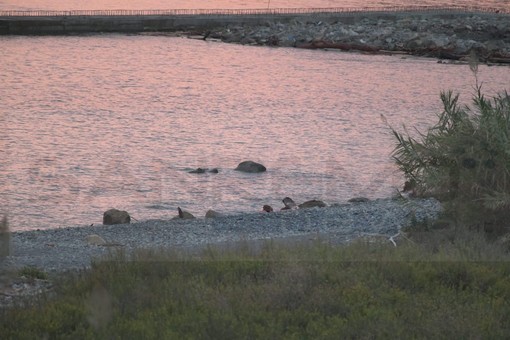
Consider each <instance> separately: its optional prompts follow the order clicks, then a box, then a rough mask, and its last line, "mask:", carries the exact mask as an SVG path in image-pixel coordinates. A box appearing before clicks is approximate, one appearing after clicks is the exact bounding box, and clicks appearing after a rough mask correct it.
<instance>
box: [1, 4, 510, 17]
mask: <svg viewBox="0 0 510 340" xmlns="http://www.w3.org/2000/svg"><path fill="white" fill-rule="evenodd" d="M408 11H409V12H416V11H418V12H430V13H434V12H437V13H448V12H473V13H503V14H510V9H490V8H483V7H472V6H470V7H467V6H450V7H436V6H392V7H360V8H265V9H151V10H127V9H114V10H75V11H48V10H29V11H18V10H8V11H0V17H64V16H151V15H152V16H170V15H174V16H178V15H228V16H231V15H292V14H296V15H297V14H319V13H325V14H327V13H331V14H335V13H336V14H341V13H346V14H349V13H360V12H408Z"/></svg>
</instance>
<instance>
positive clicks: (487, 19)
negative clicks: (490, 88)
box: [194, 14, 510, 63]
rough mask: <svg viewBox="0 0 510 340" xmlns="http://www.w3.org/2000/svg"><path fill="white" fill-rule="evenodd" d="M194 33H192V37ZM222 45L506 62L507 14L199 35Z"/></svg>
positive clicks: (297, 22)
mask: <svg viewBox="0 0 510 340" xmlns="http://www.w3.org/2000/svg"><path fill="white" fill-rule="evenodd" d="M194 33H195V34H196V33H197V32H194ZM200 33H201V34H203V35H204V38H205V37H207V39H211V38H212V39H219V40H221V41H223V42H227V43H239V44H245V45H265V46H281V47H301V48H337V49H341V50H358V51H359V50H360V51H364V52H373V53H385V52H386V53H387V52H400V53H409V54H413V55H420V56H426V57H435V58H441V59H453V60H462V59H463V58H466V57H467V56H469V55H470V54H472V53H473V52H475V53H476V55H477V56H478V58H479V60H480V61H483V62H494V63H510V15H506V14H493V15H489V14H484V15H475V14H473V15H459V16H454V15H451V16H444V15H437V16H433V15H428V16H423V15H415V16H413V15H403V14H401V15H395V16H394V18H393V19H391V18H386V19H381V18H377V17H366V18H363V19H360V20H353V22H350V23H349V21H348V20H345V19H343V20H342V19H341V18H335V17H330V18H328V19H327V20H326V19H325V20H314V19H313V18H308V19H305V18H302V19H292V20H290V21H289V22H278V21H271V22H267V23H266V24H265V25H258V26H253V25H230V26H227V27H217V28H212V29H210V30H209V31H207V32H200Z"/></svg>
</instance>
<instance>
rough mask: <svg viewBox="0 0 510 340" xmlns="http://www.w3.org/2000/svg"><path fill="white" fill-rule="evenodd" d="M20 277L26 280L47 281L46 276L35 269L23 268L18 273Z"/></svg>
mask: <svg viewBox="0 0 510 340" xmlns="http://www.w3.org/2000/svg"><path fill="white" fill-rule="evenodd" d="M19 275H20V276H24V277H26V278H27V279H39V280H46V279H48V274H46V273H45V272H44V271H42V270H40V269H39V268H36V267H31V266H27V267H23V268H21V269H20V271H19Z"/></svg>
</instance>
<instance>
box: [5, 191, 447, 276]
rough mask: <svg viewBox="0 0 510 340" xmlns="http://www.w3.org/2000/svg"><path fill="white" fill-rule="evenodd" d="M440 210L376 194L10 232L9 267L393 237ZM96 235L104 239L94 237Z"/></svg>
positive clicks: (60, 266)
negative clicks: (211, 214)
mask: <svg viewBox="0 0 510 340" xmlns="http://www.w3.org/2000/svg"><path fill="white" fill-rule="evenodd" d="M440 210H441V206H440V203H439V202H438V201H437V200H435V199H432V198H429V199H411V200H403V199H398V200H397V199H378V200H373V201H369V202H360V203H349V204H342V205H333V206H329V207H325V208H310V209H298V210H288V211H278V212H273V213H262V212H256V213H249V214H242V215H232V216H223V217H218V218H207V219H206V218H196V219H192V220H181V219H174V220H147V221H139V222H136V223H131V224H118V225H93V226H74V227H63V228H56V229H47V230H33V231H26V232H14V233H12V234H11V241H10V256H8V257H6V258H5V259H3V260H2V261H3V262H4V263H3V265H4V266H7V267H9V268H18V269H19V268H23V267H27V266H31V267H36V268H38V269H40V270H42V271H45V272H48V273H52V272H56V273H58V272H65V271H69V270H79V269H86V268H88V267H90V265H91V261H92V260H93V259H97V258H101V256H104V255H107V254H108V253H109V252H111V251H112V250H115V249H122V250H123V251H127V252H130V251H133V250H135V249H154V250H158V249H164V250H177V251H179V250H183V251H189V250H196V249H203V248H204V247H206V246H208V245H220V246H222V245H223V246H225V245H229V244H235V243H239V242H256V241H268V240H271V241H274V240H276V241H277V240H292V239H321V240H323V241H325V242H331V243H336V244H341V243H347V242H349V241H351V240H354V239H356V238H358V237H362V236H365V235H375V234H377V235H384V236H388V237H390V236H391V235H395V234H397V233H398V232H399V231H400V229H401V228H402V227H404V226H406V225H409V224H410V223H411V221H413V219H414V220H418V221H419V220H423V219H431V218H434V217H435V216H437V214H438V213H439V211H440ZM91 235H97V236H98V237H99V238H100V239H102V240H104V241H105V243H104V244H95V242H93V241H92V242H91V238H90V237H91Z"/></svg>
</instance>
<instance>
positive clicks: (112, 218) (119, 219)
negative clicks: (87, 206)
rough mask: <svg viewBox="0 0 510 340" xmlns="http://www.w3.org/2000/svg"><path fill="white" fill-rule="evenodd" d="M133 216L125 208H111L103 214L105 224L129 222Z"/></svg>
mask: <svg viewBox="0 0 510 340" xmlns="http://www.w3.org/2000/svg"><path fill="white" fill-rule="evenodd" d="M130 222H131V217H130V216H129V214H128V213H127V211H124V210H117V209H110V210H108V211H105V212H104V214H103V224H106V225H109V224H128V223H130Z"/></svg>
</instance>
